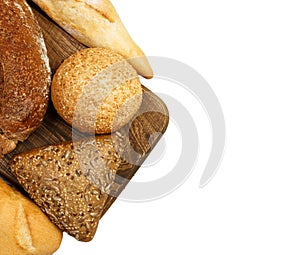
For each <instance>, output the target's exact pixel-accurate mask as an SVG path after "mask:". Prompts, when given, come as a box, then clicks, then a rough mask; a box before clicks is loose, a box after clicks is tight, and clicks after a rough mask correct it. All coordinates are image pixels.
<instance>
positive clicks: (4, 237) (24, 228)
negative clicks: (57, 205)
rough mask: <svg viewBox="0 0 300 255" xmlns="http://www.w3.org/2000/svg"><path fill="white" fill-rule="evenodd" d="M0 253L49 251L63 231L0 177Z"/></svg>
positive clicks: (32, 254)
mask: <svg viewBox="0 0 300 255" xmlns="http://www.w3.org/2000/svg"><path fill="white" fill-rule="evenodd" d="M0 236H1V238H0V247H1V249H0V255H7V254H14V255H50V254H52V253H54V252H55V251H56V250H57V249H58V248H59V246H60V243H61V240H62V232H61V231H60V230H59V229H58V228H57V227H56V226H55V225H54V224H53V223H51V222H50V220H49V219H48V218H47V216H46V215H45V214H44V213H43V212H42V211H41V210H40V209H39V208H38V207H37V206H36V205H35V204H34V203H33V202H32V201H30V200H29V199H27V198H25V197H24V196H23V195H22V194H20V193H19V192H17V191H15V190H13V189H12V188H11V187H10V186H8V185H7V184H6V183H5V182H4V181H3V180H1V179H0Z"/></svg>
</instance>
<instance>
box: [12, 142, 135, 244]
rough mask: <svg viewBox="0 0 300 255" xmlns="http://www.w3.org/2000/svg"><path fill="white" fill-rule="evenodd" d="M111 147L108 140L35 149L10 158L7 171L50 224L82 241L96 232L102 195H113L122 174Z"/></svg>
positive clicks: (120, 161)
mask: <svg viewBox="0 0 300 255" xmlns="http://www.w3.org/2000/svg"><path fill="white" fill-rule="evenodd" d="M116 142H118V139H117V138H116V139H115V141H114V143H116ZM114 143H113V141H112V138H110V137H109V136H106V137H104V138H103V136H97V137H95V138H94V139H93V138H89V139H84V140H81V141H77V142H64V143H61V144H57V145H51V146H47V147H43V148H36V149H34V150H31V151H28V152H24V153H22V154H19V155H17V156H15V157H14V158H13V160H12V163H11V169H12V172H13V173H14V174H15V176H16V178H17V179H18V181H19V182H20V184H21V185H22V186H23V188H24V189H25V190H26V191H27V192H28V194H29V195H30V197H31V198H32V199H33V200H34V201H35V202H36V204H37V205H38V206H39V207H40V208H41V209H42V210H43V211H44V212H45V213H46V214H47V215H48V216H49V218H50V219H51V220H52V222H54V223H55V224H56V225H57V226H58V227H59V228H60V229H61V230H63V231H66V232H67V233H68V234H69V235H71V236H73V237H75V238H76V239H77V240H80V241H85V242H87V241H90V240H92V239H93V237H94V235H95V233H96V230H97V226H98V221H99V219H100V218H101V216H102V213H103V210H104V206H105V202H106V201H107V199H108V195H109V194H115V193H114V192H116V191H117V190H118V187H119V186H118V185H117V184H116V183H115V182H114V181H115V175H116V173H117V171H119V170H123V169H124V168H126V169H128V167H125V166H127V165H128V163H127V162H126V161H125V160H124V159H123V158H122V157H121V155H120V154H119V153H118V151H116V149H115V147H114V146H115V145H114ZM121 143H122V142H120V144H121ZM122 146H126V145H119V147H122ZM129 167H131V165H130V164H129Z"/></svg>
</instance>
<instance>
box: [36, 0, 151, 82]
mask: <svg viewBox="0 0 300 255" xmlns="http://www.w3.org/2000/svg"><path fill="white" fill-rule="evenodd" d="M33 2H35V3H36V4H37V5H38V6H39V7H40V8H41V9H42V10H43V11H45V12H46V13H47V14H48V15H49V17H50V18H52V19H53V20H54V21H55V22H56V23H57V24H59V25H60V26H61V27H62V28H63V29H64V30H66V31H67V32H68V33H69V34H71V35H72V36H73V37H74V38H76V39H77V40H78V41H79V42H81V43H83V44H85V45H86V46H88V47H104V48H109V49H111V50H114V51H116V52H118V53H119V54H121V55H122V56H123V57H124V58H126V59H127V60H128V61H129V63H131V64H132V66H133V67H134V68H135V69H136V70H137V72H138V73H139V74H140V75H142V76H144V77H146V78H152V76H153V71H152V69H151V66H150V64H149V62H148V60H147V58H146V57H145V54H144V52H143V51H142V50H141V49H140V48H139V47H138V46H137V44H136V43H135V42H134V41H133V39H132V38H131V37H130V35H129V33H128V31H127V30H126V28H125V26H124V25H123V23H122V21H121V19H120V17H119V15H118V13H117V11H116V10H115V8H114V6H113V5H112V3H111V2H110V1H109V0H33Z"/></svg>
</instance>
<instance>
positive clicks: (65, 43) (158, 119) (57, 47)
mask: <svg viewBox="0 0 300 255" xmlns="http://www.w3.org/2000/svg"><path fill="white" fill-rule="evenodd" d="M30 5H31V6H32V8H33V10H34V14H35V16H36V18H37V20H38V22H39V24H40V26H41V28H42V31H43V34H44V38H45V43H46V46H47V50H48V56H49V59H50V66H51V69H52V73H55V71H56V69H57V68H58V67H59V65H60V64H61V63H62V62H63V61H64V59H66V58H68V57H69V56H70V55H72V54H73V53H75V52H76V51H78V50H80V49H84V48H86V47H85V46H84V45H82V44H80V43H79V42H78V41H76V40H75V39H74V38H72V37H71V36H70V35H69V34H67V33H66V32H65V31H64V30H62V29H61V28H60V27H59V26H58V25H56V24H55V23H54V22H53V21H51V19H50V18H49V17H47V15H46V14H45V13H43V12H42V11H41V10H40V9H39V8H38V7H37V6H36V5H34V4H32V3H31V2H30ZM143 91H144V94H143V103H142V106H141V109H140V111H139V113H138V114H137V117H136V118H135V119H134V121H133V122H132V123H131V124H130V126H129V125H127V126H125V127H123V128H122V129H120V130H119V131H118V136H120V137H122V136H124V137H125V136H126V134H128V133H129V135H127V137H128V139H129V140H128V142H129V143H130V146H127V147H126V148H127V150H128V152H127V154H128V155H134V157H132V158H131V160H130V161H131V164H126V165H125V168H126V169H124V166H123V169H121V170H122V171H121V170H120V171H119V172H118V174H119V175H120V176H122V177H124V178H125V180H126V181H122V183H119V189H118V191H117V194H116V195H118V194H119V193H120V192H121V191H122V190H123V189H124V188H125V186H126V185H127V183H128V182H129V180H130V179H131V178H132V177H133V176H134V174H135V173H136V171H137V170H138V169H139V166H140V165H141V164H142V162H143V161H144V160H145V159H146V158H147V156H148V155H149V153H150V151H151V150H152V149H153V147H154V146H155V145H156V143H157V142H158V141H159V139H160V138H161V136H162V134H163V133H164V132H165V131H166V129H167V126H168V122H169V116H168V110H167V108H166V106H165V104H164V103H163V102H162V100H161V99H160V98H159V97H157V96H156V95H155V94H154V93H152V92H151V91H149V90H148V89H147V88H145V87H143ZM128 131H129V132H128ZM72 135H73V138H76V139H80V138H82V139H84V137H86V135H85V134H82V133H80V132H78V131H76V130H75V131H74V132H73V134H72V127H71V126H69V125H68V124H67V123H65V122H64V121H63V120H62V119H61V118H60V117H59V116H58V115H57V113H56V112H55V109H54V108H53V105H52V103H51V102H50V105H49V109H48V111H47V114H46V116H45V119H44V121H43V123H42V125H41V127H40V128H39V129H37V130H36V131H35V132H34V133H33V134H32V135H31V136H30V137H29V139H28V140H26V141H25V142H23V143H19V144H18V146H17V148H16V150H14V151H13V152H12V153H10V154H8V155H6V156H5V157H3V158H1V159H0V176H2V177H3V178H4V179H5V180H6V181H8V182H9V183H11V184H12V185H13V186H15V187H16V188H18V189H20V190H21V191H22V189H21V187H20V186H19V184H18V182H17V181H16V179H15V178H14V176H13V175H12V174H11V172H10V169H9V162H10V160H11V158H12V157H13V156H14V155H16V154H18V153H20V152H23V151H28V150H30V149H32V148H36V147H41V146H45V145H50V144H56V143H59V142H63V141H71V140H72ZM106 138H107V136H101V139H106ZM149 138H151V139H149ZM124 139H125V138H124ZM132 161H133V162H132ZM22 192H23V191H22ZM115 199H116V197H115V196H110V198H109V199H108V201H107V203H106V205H105V210H104V212H103V214H104V213H105V212H106V211H107V209H108V208H109V207H110V206H111V205H112V203H113V202H114V201H115ZM103 214H102V215H103Z"/></svg>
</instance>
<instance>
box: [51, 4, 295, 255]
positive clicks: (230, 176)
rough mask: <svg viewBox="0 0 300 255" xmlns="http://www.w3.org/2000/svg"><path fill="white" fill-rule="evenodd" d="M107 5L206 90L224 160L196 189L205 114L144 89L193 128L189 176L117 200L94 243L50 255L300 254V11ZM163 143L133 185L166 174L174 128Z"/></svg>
mask: <svg viewBox="0 0 300 255" xmlns="http://www.w3.org/2000/svg"><path fill="white" fill-rule="evenodd" d="M112 2H113V4H114V5H115V7H116V9H117V10H118V12H119V14H120V16H121V18H122V20H123V22H124V24H125V25H126V27H127V28H128V30H129V32H130V34H131V35H132V37H133V38H134V39H135V40H136V42H137V43H138V44H139V45H140V46H141V48H143V50H144V51H145V53H146V54H148V55H150V56H151V55H154V56H164V57H169V58H174V59H176V60H179V61H182V62H184V63H186V64H188V65H190V66H192V67H193V68H195V69H196V70H197V71H198V72H199V73H200V74H201V75H202V76H203V77H204V78H205V79H206V80H207V81H208V82H209V84H210V85H211V87H212V88H213V90H214V91H215V93H216V95H217V96H218V98H219V100H220V102H221V104H222V107H223V110H224V114H225V118H226V126H227V138H226V140H227V142H226V151H225V154H224V158H223V161H222V164H221V166H220V168H219V172H218V173H217V175H216V176H215V178H214V179H213V180H212V181H211V182H210V183H209V184H208V185H207V186H206V187H205V188H203V189H199V188H198V184H199V181H200V177H201V174H202V172H203V169H204V167H205V163H206V160H207V158H208V155H209V150H210V146H211V133H210V127H209V122H208V120H207V118H206V115H205V112H204V111H203V109H202V108H201V106H200V105H198V104H197V102H196V101H195V100H193V98H192V97H190V96H189V95H185V94H184V93H181V92H180V91H179V90H178V89H177V88H176V85H175V84H171V83H169V82H166V83H165V84H164V83H163V82H159V81H157V80H153V81H149V82H148V83H147V86H148V87H149V88H151V89H152V90H153V91H155V92H163V93H169V94H170V95H171V96H173V97H176V98H177V99H178V100H180V101H182V103H183V104H185V106H186V107H187V108H188V109H189V110H190V112H191V113H192V114H193V115H194V118H195V120H196V121H197V123H198V128H199V136H200V154H199V160H198V164H197V166H196V168H195V170H194V172H193V173H192V174H191V176H190V177H189V179H188V180H187V181H186V182H185V183H184V184H183V185H182V186H181V187H180V188H179V189H177V190H176V191H175V192H173V193H172V194H170V195H168V196H166V197H164V198H162V199H160V200H156V201H152V202H148V203H128V202H123V201H117V202H116V203H115V204H114V205H113V206H112V207H111V208H110V210H109V211H108V213H107V214H106V215H105V216H104V217H103V218H102V219H101V221H100V224H99V228H98V232H97V235H96V237H95V239H94V240H93V241H92V242H90V243H80V242H77V241H75V240H74V239H73V238H71V237H69V236H67V235H65V238H64V241H63V244H62V246H61V248H60V250H59V251H58V252H57V253H56V254H57V255H66V254H88V255H98V254H99V255H100V254H106V255H107V254H112V255H114V254H130V255H135V254H136V255H140V254H143V255H150V254H151V255H152V254H189V255H196V254H197V255H198V254H203V255H215V254H230V255H241V254H243V255H246V254H251V255H253V254H289V255H293V254H299V253H300V246H299V240H300V219H299V217H300V207H299V203H300V199H299V197H300V173H299V171H300V168H299V148H300V135H299V131H300V121H299V118H300V114H299V111H300V100H299V92H300V90H299V87H300V76H299V70H300V69H299V68H300V36H299V33H300V29H299V26H300V15H299V12H300V5H299V1H296V0H295V1H292V0H285V1H283V0H282V1H277V0H273V1H271V0H269V1H267V0H259V1H258V0H252V1H245V0H235V1H234V0H227V1H224V0H209V1H202V0H200V1H195V0H193V1H192V0H185V1H177V0H163V1H158V0H151V1H144V0H126V1H123V0H113V1H112ZM165 141H166V143H167V148H166V152H165V157H164V158H163V159H162V160H161V161H160V162H159V163H158V164H156V165H154V166H151V167H145V168H141V169H140V170H139V171H138V173H137V175H136V177H135V178H134V180H135V181H138V180H144V181H145V180H147V179H153V178H158V177H159V176H160V174H161V175H163V174H165V173H166V172H168V171H171V170H172V162H173V161H174V160H176V159H174V160H173V161H172V159H171V156H170V155H172V154H174V155H175V156H176V155H177V156H178V155H179V153H180V142H178V141H180V133H179V132H178V130H177V129H176V128H175V126H174V123H171V124H170V129H169V130H168V131H167V133H166V136H165Z"/></svg>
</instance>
